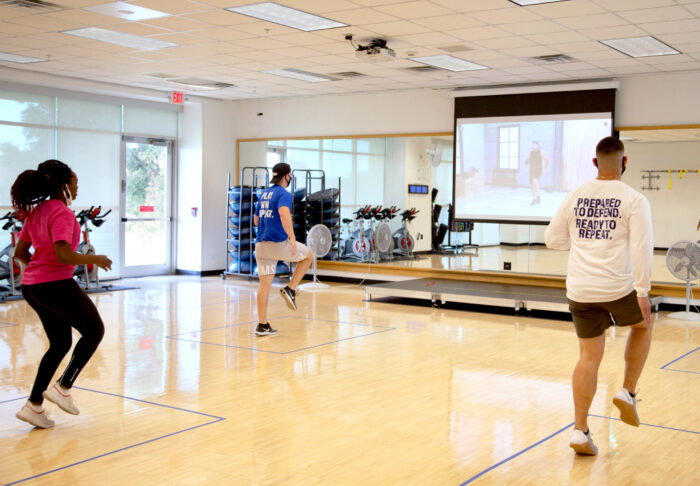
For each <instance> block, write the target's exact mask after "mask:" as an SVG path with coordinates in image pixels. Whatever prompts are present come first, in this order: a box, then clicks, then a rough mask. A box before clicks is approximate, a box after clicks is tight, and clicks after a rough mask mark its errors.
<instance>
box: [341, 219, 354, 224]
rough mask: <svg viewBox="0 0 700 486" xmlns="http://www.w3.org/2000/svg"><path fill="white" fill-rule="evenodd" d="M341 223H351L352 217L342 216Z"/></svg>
mask: <svg viewBox="0 0 700 486" xmlns="http://www.w3.org/2000/svg"><path fill="white" fill-rule="evenodd" d="M343 223H345V224H348V223H352V219H348V218H343Z"/></svg>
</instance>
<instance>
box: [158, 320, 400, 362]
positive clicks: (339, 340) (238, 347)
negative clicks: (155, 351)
mask: <svg viewBox="0 0 700 486" xmlns="http://www.w3.org/2000/svg"><path fill="white" fill-rule="evenodd" d="M281 319H304V320H307V321H321V322H331V323H334V324H350V325H353V326H362V327H373V328H377V329H381V331H376V332H370V333H368V334H359V335H357V336H351V337H348V338H343V339H338V340H336V341H329V342H327V343H321V344H315V345H313V346H307V347H305V348H300V349H292V350H290V351H266V350H264V349H260V348H251V347H249V346H236V345H234V344H222V343H211V342H208V341H202V340H199V339H194V337H195V336H196V335H197V334H200V335H201V334H202V333H204V332H206V331H218V330H220V329H227V328H233V327H240V326H245V325H250V324H257V323H258V322H257V321H247V322H241V323H238V324H229V325H227V326H218V327H208V328H205V329H201V330H199V331H188V332H181V333H178V334H170V335H168V336H165V338H166V339H173V340H176V341H185V342H189V343H197V344H208V345H211V346H219V347H223V348H234V349H247V350H249V351H254V352H260V353H269V354H278V355H285V354H291V353H297V352H299V351H306V350H307V349H313V348H318V347H320V346H328V345H330V344H335V343H339V342H342V341H348V340H350V339H356V338H360V337H366V336H371V335H373V334H380V333H383V332H387V331H395V330H396V328H395V327H388V326H376V325H374V324H361V323H356V322H344V321H333V320H329V319H316V318H314V317H297V316H280V317H273V318H270V319H269V320H270V321H278V320H281ZM178 336H190V337H192V338H193V339H186V338H182V337H178Z"/></svg>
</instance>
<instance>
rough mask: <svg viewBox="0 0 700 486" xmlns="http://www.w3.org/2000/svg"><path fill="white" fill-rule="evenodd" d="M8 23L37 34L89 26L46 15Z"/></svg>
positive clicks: (15, 18)
mask: <svg viewBox="0 0 700 486" xmlns="http://www.w3.org/2000/svg"><path fill="white" fill-rule="evenodd" d="M7 22H8V23H10V24H17V25H21V26H26V27H29V28H30V29H36V30H35V32H37V33H38V32H39V31H44V32H56V31H61V30H70V29H78V28H81V27H87V26H88V24H84V23H82V22H75V21H72V20H65V19H55V18H52V17H47V16H46V14H37V15H27V16H25V17H14V18H11V19H8V20H7Z"/></svg>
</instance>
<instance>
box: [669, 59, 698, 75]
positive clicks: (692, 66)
mask: <svg viewBox="0 0 700 486" xmlns="http://www.w3.org/2000/svg"><path fill="white" fill-rule="evenodd" d="M663 69H664V72H669V71H698V70H700V61H698V60H694V61H691V62H684V63H680V64H664V66H663Z"/></svg>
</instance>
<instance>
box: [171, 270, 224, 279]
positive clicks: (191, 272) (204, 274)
mask: <svg viewBox="0 0 700 486" xmlns="http://www.w3.org/2000/svg"><path fill="white" fill-rule="evenodd" d="M222 273H224V269H223V268H222V269H221V270H204V271H201V272H200V271H198V270H180V269H179V268H177V269H175V275H193V276H196V277H211V276H213V275H221V274H222Z"/></svg>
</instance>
